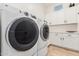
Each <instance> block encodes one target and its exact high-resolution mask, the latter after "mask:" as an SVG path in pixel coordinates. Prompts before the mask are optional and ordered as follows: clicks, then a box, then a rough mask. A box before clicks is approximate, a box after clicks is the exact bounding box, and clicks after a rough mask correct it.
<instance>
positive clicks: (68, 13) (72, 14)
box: [64, 3, 77, 24]
mask: <svg viewBox="0 0 79 59" xmlns="http://www.w3.org/2000/svg"><path fill="white" fill-rule="evenodd" d="M76 8H77V6H76V4H74V3H67V4H64V10H65V11H64V12H65V20H64V23H68V24H70V23H77V12H76V11H77V10H76Z"/></svg>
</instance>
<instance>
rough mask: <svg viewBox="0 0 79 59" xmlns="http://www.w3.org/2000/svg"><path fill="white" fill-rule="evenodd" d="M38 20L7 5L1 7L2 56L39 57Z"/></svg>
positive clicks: (0, 44) (0, 51)
mask: <svg viewBox="0 0 79 59" xmlns="http://www.w3.org/2000/svg"><path fill="white" fill-rule="evenodd" d="M38 26H39V25H38V23H37V19H35V18H34V17H33V16H31V15H30V14H29V15H27V16H26V15H25V14H24V13H23V12H21V11H20V10H18V9H16V8H13V7H11V6H9V5H6V4H1V5H0V36H1V37H0V55H9V56H10V55H11V56H14V55H17V56H20V55H21V56H27V55H37V41H38V39H39V27H38Z"/></svg>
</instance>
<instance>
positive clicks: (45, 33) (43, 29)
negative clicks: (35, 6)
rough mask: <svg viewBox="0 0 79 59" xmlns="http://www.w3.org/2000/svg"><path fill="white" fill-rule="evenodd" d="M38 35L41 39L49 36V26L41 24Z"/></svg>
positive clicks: (45, 39)
mask: <svg viewBox="0 0 79 59" xmlns="http://www.w3.org/2000/svg"><path fill="white" fill-rule="evenodd" d="M40 36H41V38H42V40H44V41H47V39H48V37H49V26H48V25H47V24H43V26H42V27H41V29H40Z"/></svg>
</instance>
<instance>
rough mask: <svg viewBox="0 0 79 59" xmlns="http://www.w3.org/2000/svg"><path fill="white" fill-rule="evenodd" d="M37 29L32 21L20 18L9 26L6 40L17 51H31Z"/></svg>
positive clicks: (35, 39)
mask: <svg viewBox="0 0 79 59" xmlns="http://www.w3.org/2000/svg"><path fill="white" fill-rule="evenodd" d="M38 36H39V29H38V26H37V24H36V22H34V21H33V20H32V19H30V18H26V17H22V18H19V19H17V20H16V21H15V22H13V24H12V25H11V26H10V29H9V31H8V39H9V42H10V44H11V46H12V47H13V48H15V49H16V50H19V51H25V50H29V49H31V48H32V47H33V46H34V45H35V44H36V42H37V40H38Z"/></svg>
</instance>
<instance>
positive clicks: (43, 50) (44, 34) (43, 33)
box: [38, 19, 49, 56]
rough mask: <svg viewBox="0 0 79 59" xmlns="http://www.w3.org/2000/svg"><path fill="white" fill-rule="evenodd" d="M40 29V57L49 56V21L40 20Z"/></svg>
mask: <svg viewBox="0 0 79 59" xmlns="http://www.w3.org/2000/svg"><path fill="white" fill-rule="evenodd" d="M38 23H39V25H40V26H39V27H40V37H39V40H38V55H39V56H44V55H46V54H47V49H48V44H49V26H48V23H47V21H45V20H40V19H38Z"/></svg>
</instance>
